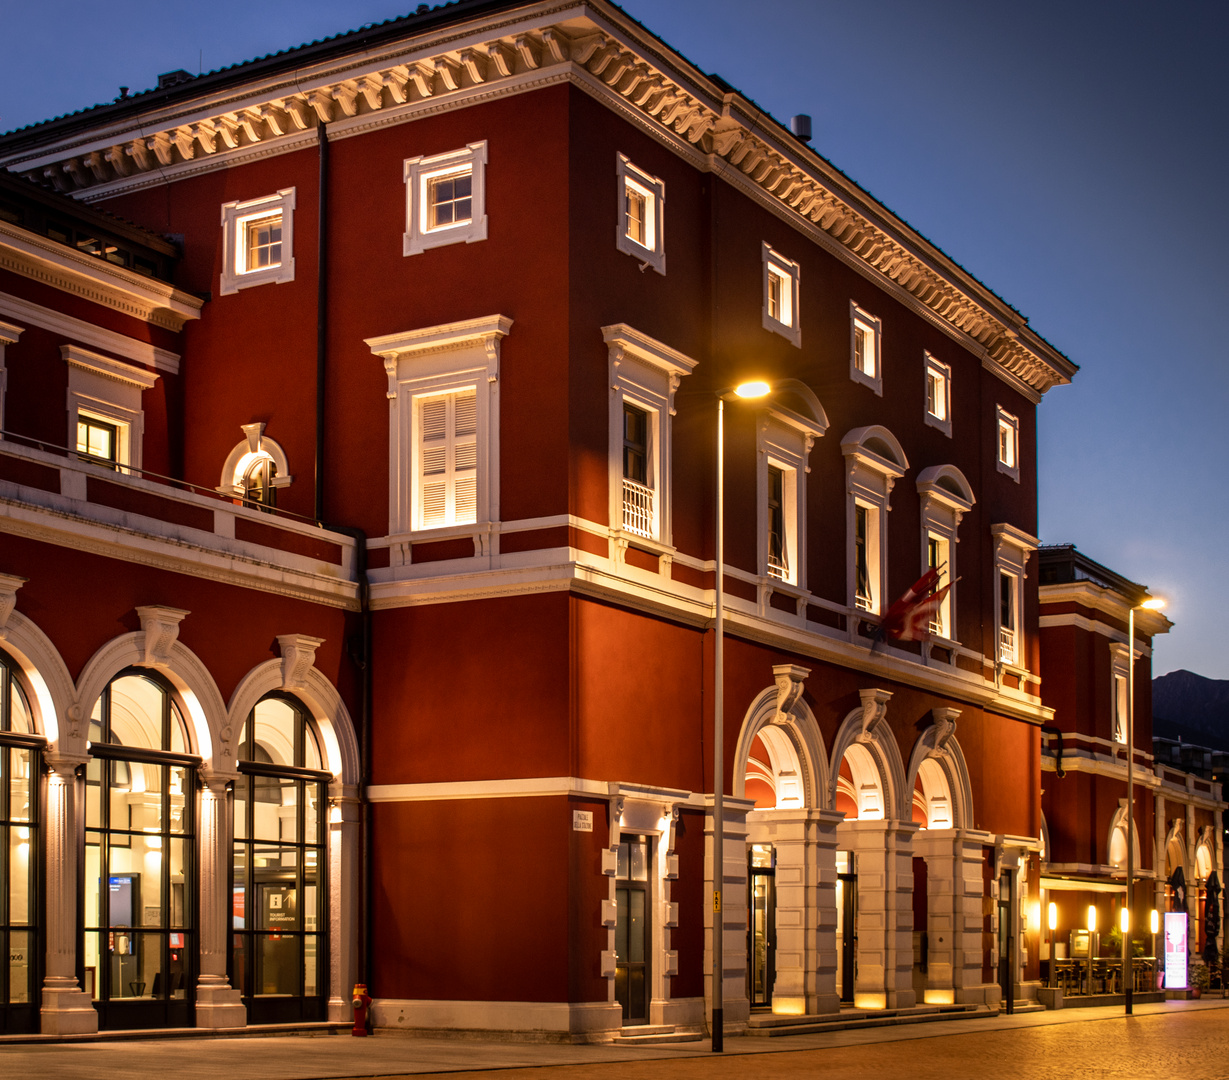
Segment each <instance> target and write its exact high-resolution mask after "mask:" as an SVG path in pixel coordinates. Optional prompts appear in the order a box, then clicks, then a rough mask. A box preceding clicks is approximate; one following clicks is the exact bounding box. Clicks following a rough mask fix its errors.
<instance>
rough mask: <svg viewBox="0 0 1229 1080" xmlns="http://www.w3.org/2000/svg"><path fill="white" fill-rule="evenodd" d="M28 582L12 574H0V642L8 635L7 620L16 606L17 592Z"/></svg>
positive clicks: (26, 579)
mask: <svg viewBox="0 0 1229 1080" xmlns="http://www.w3.org/2000/svg"><path fill="white" fill-rule="evenodd" d="M29 580H30V579H29V578H23V577H15V576H14V575H12V574H0V641H3V640H4V639H5V637H6V636H7V635H8V625H9V618H10V616H12V614H13V609H14V608H15V607H16V606H17V590H18V589H20V588H21V587H22V586H23V585H24V584H25V583H26V582H27V581H29Z"/></svg>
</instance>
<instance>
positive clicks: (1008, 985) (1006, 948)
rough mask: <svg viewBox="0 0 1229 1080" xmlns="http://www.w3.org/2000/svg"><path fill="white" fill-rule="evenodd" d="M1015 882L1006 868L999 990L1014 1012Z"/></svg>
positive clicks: (1002, 890) (1001, 897)
mask: <svg viewBox="0 0 1229 1080" xmlns="http://www.w3.org/2000/svg"><path fill="white" fill-rule="evenodd" d="M1012 886H1013V882H1012V874H1011V871H1010V870H1004V871H1003V874H1002V877H1000V878H999V938H998V944H999V990H1000V991H1001V992H1002V995H1003V1004H1004V1006H1005V1007H1006V1011H1007V1012H1009V1013H1010V1012H1013V1011H1014V1009H1013V1006H1014V1005H1015V996H1014V995H1015V985H1014V982H1015V980H1014V979H1013V978H1012V969H1013V964H1014V961H1015V957H1014V956H1013V952H1014V946H1015V935H1014V934H1013V933H1012V927H1013V925H1014V924H1013V922H1012V919H1013V918H1014V915H1013V904H1012V895H1013V888H1012Z"/></svg>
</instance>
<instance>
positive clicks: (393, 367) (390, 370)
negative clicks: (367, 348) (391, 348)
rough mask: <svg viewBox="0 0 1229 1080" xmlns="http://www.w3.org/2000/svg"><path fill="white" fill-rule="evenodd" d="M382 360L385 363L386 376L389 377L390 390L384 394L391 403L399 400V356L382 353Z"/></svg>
mask: <svg viewBox="0 0 1229 1080" xmlns="http://www.w3.org/2000/svg"><path fill="white" fill-rule="evenodd" d="M381 359H382V360H383V361H384V374H385V375H387V376H388V389H387V390H386V391H385V392H384V396H385V397H386V398H388V400H389V401H396V400H397V354H396V353H382V354H381Z"/></svg>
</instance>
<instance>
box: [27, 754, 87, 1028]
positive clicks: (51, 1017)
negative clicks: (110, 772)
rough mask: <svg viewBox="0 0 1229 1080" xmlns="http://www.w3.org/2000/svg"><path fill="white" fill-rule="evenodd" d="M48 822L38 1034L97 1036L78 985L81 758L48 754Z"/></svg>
mask: <svg viewBox="0 0 1229 1080" xmlns="http://www.w3.org/2000/svg"><path fill="white" fill-rule="evenodd" d="M45 760H46V762H47V765H48V767H49V769H50V772H49V774H48V777H47V816H46V818H45V819H44V821H43V844H44V850H45V851H46V853H47V900H46V923H45V925H46V930H45V934H46V945H47V952H46V975H45V976H44V978H43V1003H42V1008H41V1010H40V1014H41V1018H40V1030H41V1031H42V1033H43V1034H44V1035H82V1034H92V1033H94V1032H96V1031H97V1030H98V1012H97V1011H96V1010H95V1008H94V1003H93V1001H92V1000H91V999H90V996H89V994H87V993H86V992H85V991H84V990H82V989H81V987H80V986H79V985H78V983H77V846H78V844H79V842H80V838H79V837H78V836H77V818H76V814H75V801H76V800H75V795H76V771H77V768H78V767H79V766H81V765H84V764H85V759H84V758H78V757H69V756H67V755H62V754H58V753H56V752H55V751H51V752H49V753H48V754H47V755H46V758H45Z"/></svg>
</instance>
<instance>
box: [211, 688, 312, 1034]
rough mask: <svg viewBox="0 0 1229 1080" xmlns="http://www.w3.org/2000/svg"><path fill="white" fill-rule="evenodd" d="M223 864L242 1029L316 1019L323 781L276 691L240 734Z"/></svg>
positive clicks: (293, 707)
mask: <svg viewBox="0 0 1229 1080" xmlns="http://www.w3.org/2000/svg"><path fill="white" fill-rule="evenodd" d="M239 769H240V772H241V773H242V775H241V776H240V778H239V779H238V780H236V781H235V797H234V856H233V862H232V915H231V919H232V928H233V929H232V934H233V937H232V948H231V970H230V976H231V985H232V986H235V987H238V988H239V989H240V990H241V991H242V992H243V998H244V1004H245V1005H247V1008H248V1022H249V1023H278V1022H282V1023H285V1022H292V1021H299V1020H323V1019H324V1016H325V988H326V986H327V960H328V948H327V937H326V935H325V928H326V926H327V921H326V919H325V897H326V896H327V885H326V881H325V865H326V863H325V856H324V852H325V806H326V804H327V798H328V782H329V780H330V779H331V776H330V774H329V773H328V772H326V771H325V769H324V762H323V758H322V756H321V753H320V743H319V739H318V738H317V735H316V732H315V730H314V728H313V726H312V723H311V721H310V719H309V718H308V715H307V712H306V710H304V709H303V707H302V705H300V704H299V703H298V702H297V701H295V700H294V699H293V698H290V697H288V696H285V695H281V694H276V695H271V696H269V697H266V698H264V699H262V700H261V701H260V702H258V703H257V705H256V707H255V708H254V709H253V710H252V713H251V715H250V716H249V717H248V719H247V721H246V723H245V724H244V727H243V733H242V735H241V736H240V748H239Z"/></svg>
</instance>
